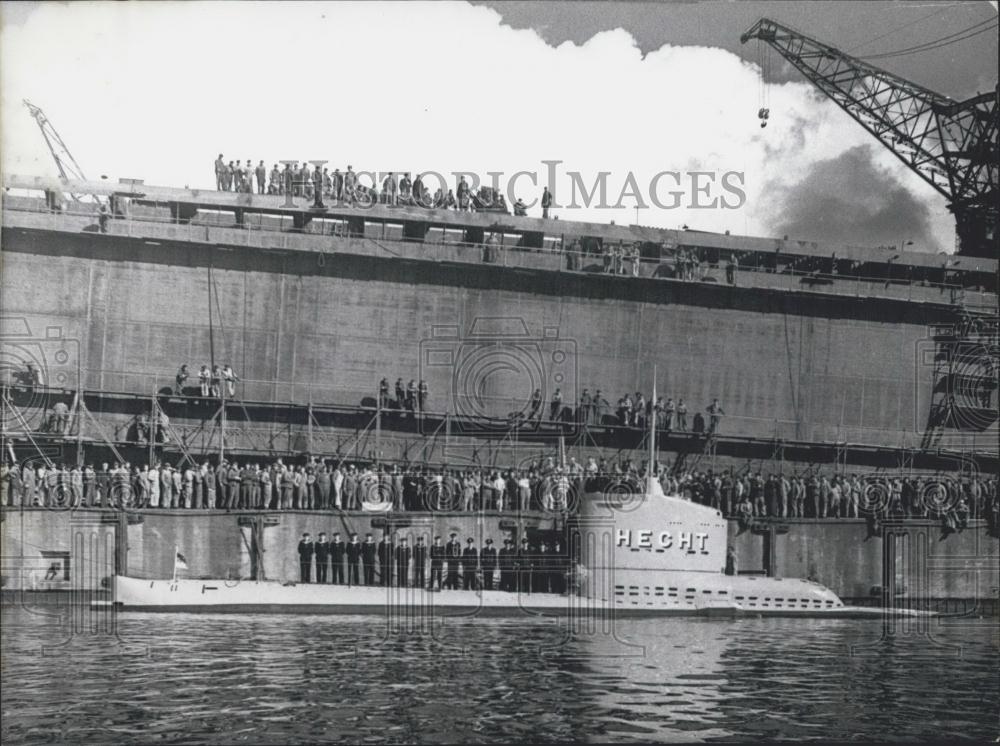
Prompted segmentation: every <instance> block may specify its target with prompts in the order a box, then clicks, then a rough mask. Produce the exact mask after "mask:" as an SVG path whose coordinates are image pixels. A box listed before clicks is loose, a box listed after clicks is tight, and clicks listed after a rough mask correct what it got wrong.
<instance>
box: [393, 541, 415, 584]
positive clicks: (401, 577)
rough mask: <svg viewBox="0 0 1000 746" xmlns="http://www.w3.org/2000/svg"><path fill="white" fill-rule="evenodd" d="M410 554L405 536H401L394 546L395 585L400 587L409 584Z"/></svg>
mask: <svg viewBox="0 0 1000 746" xmlns="http://www.w3.org/2000/svg"><path fill="white" fill-rule="evenodd" d="M411 555H412V552H411V551H410V546H409V544H408V543H407V540H406V537H405V536H403V537H401V538H400V539H399V545H398V546H397V547H396V585H398V586H399V587H400V588H406V587H407V585H409V580H410V557H411Z"/></svg>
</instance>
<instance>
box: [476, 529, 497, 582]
mask: <svg viewBox="0 0 1000 746" xmlns="http://www.w3.org/2000/svg"><path fill="white" fill-rule="evenodd" d="M479 563H480V565H482V568H483V590H486V591H492V590H493V574H494V573H495V572H496V570H497V550H496V549H495V548H494V547H493V539H487V540H486V545H485V546H484V547H483V551H482V552H481V553H480V556H479Z"/></svg>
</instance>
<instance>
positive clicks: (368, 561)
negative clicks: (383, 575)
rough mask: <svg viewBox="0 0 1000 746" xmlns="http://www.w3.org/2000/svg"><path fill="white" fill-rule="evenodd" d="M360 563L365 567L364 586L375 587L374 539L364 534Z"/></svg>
mask: <svg viewBox="0 0 1000 746" xmlns="http://www.w3.org/2000/svg"><path fill="white" fill-rule="evenodd" d="M361 561H362V562H363V563H364V565H365V585H375V539H373V538H372V535H371V534H365V543H364V544H362V545H361Z"/></svg>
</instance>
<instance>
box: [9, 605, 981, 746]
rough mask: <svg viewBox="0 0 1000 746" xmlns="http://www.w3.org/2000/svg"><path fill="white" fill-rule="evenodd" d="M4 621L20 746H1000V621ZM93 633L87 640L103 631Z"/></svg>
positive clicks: (135, 617) (12, 726) (19, 614)
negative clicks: (583, 624) (99, 625)
mask: <svg viewBox="0 0 1000 746" xmlns="http://www.w3.org/2000/svg"><path fill="white" fill-rule="evenodd" d="M70 621H71V617H68V616H66V615H63V616H58V615H54V612H53V611H51V610H50V611H48V612H47V613H46V614H41V613H39V612H38V610H36V609H31V608H23V607H13V606H6V607H4V610H3V648H2V652H3V661H2V662H3V668H2V684H3V688H2V695H0V696H2V705H3V725H2V738H3V742H4V744H15V743H49V742H55V741H59V742H67V743H86V742H92V743H96V742H100V743H109V742H139V743H174V742H181V741H183V742H188V743H211V744H218V743H230V742H239V743H274V742H287V743H291V742H303V741H319V740H338V741H363V742H385V741H394V742H395V741H420V742H461V741H478V742H499V741H525V740H534V741H557V740H558V741H566V740H581V741H586V740H595V741H630V740H641V741H678V740H713V739H727V738H730V739H732V738H738V739H746V738H761V737H763V738H791V739H810V738H822V739H831V738H832V739H853V738H862V739H885V738H888V739H938V738H941V737H944V736H947V735H953V736H959V737H971V738H977V739H984V738H990V739H993V738H996V736H997V735H998V733H1000V727H998V717H1000V704H998V703H1000V675H998V673H997V672H998V670H1000V654H998V647H997V645H998V640H997V626H996V621H995V620H964V621H955V620H952V621H950V622H949V623H948V624H947V625H943V624H940V623H939V624H934V625H931V627H930V629H929V630H926V631H924V632H922V631H921V630H919V629H914V630H905V631H902V632H901V633H900V634H897V635H896V636H895V637H894V638H893V639H888V640H887V639H883V638H882V625H881V623H880V622H867V621H864V622H859V621H833V620H830V621H817V620H810V621H799V620H789V619H748V620H738V621H732V620H727V621H723V620H718V621H716V620H687V619H660V620H643V621H632V620H628V621H619V622H618V623H617V624H616V627H615V634H614V635H605V634H593V635H591V634H586V635H584V634H569V633H568V632H567V631H566V630H565V627H564V626H563V625H564V623H562V622H553V621H549V622H542V621H537V622H535V621H530V620H524V621H521V620H496V619H482V620H475V619H474V620H466V621H458V622H455V621H449V622H447V623H446V624H444V625H443V626H439V627H437V628H435V629H434V630H427V631H416V632H415V631H412V630H411V631H409V632H405V633H403V632H399V631H398V630H393V631H390V630H388V629H387V625H386V621H385V620H384V619H383V618H381V617H357V616H353V617H332V616H222V615H220V616H208V615H181V614H178V615H166V614H127V615H122V616H121V617H119V624H118V627H119V629H118V634H117V636H114V635H105V634H94V633H93V632H91V631H88V630H86V629H85V630H83V631H81V632H79V633H77V634H75V635H68V634H67V631H66V630H67V628H68V627H69V622H70ZM84 626H85V627H86V625H84Z"/></svg>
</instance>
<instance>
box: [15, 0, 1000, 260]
mask: <svg viewBox="0 0 1000 746" xmlns="http://www.w3.org/2000/svg"><path fill="white" fill-rule="evenodd" d="M996 14H997V11H996V7H995V5H994V4H991V3H988V2H965V3H954V2H949V3H927V2H913V3H903V2H891V3H890V2H868V3H853V2H837V3H830V2H818V3H795V2H782V3H775V2H746V3H730V2H705V3H686V2H685V3H668V4H659V3H589V2H588V3H574V2H560V3H532V2H527V3H525V2H510V3H508V2H492V3H485V4H475V5H473V4H468V3H463V2H455V3H451V2H438V3H421V2H414V3H405V4H395V3H360V4H353V3H330V4H327V3H320V2H313V3H301V4H299V3H280V4H279V3H260V4H257V3H232V2H221V3H209V2H190V3H179V2H144V3H137V2H132V3H88V2H78V3H71V4H64V3H55V2H51V3H3V4H0V20H2V23H3V25H2V29H0V93H2V101H0V128H2V129H0V134H2V149H0V167H2V168H3V170H4V171H5V172H8V173H18V174H31V175H34V174H42V175H49V174H55V173H56V172H55V165H54V162H53V161H52V158H51V156H50V155H49V153H48V150H47V149H46V147H45V143H44V141H43V140H42V137H41V135H40V133H39V130H38V128H37V126H36V124H35V122H34V120H33V119H32V118H31V117H30V116H29V115H28V113H27V110H26V109H25V107H24V106H23V105H22V104H21V100H22V99H24V98H27V99H29V100H30V101H32V102H33V103H34V104H36V105H38V106H41V107H42V109H44V111H45V112H46V114H47V115H48V117H49V119H50V120H51V122H52V123H53V124H54V125H55V127H56V129H57V130H58V132H59V134H60V135H61V136H62V138H63V140H64V141H65V142H66V144H67V146H68V147H69V149H70V150H71V152H72V153H73V155H74V156H75V158H76V159H77V161H78V162H79V164H80V166H81V168H82V169H83V171H84V172H85V173H86V174H87V176H88V177H90V178H98V177H100V176H102V175H106V176H107V177H109V178H111V179H118V178H140V179H144V180H145V182H146V183H147V184H163V185H169V186H190V187H211V186H213V185H214V177H213V171H212V162H213V160H214V159H215V157H216V155H218V154H219V153H220V152H221V153H223V154H224V156H225V159H226V160H230V159H234V158H238V159H240V160H246V159H251V160H252V161H253V163H255V164H256V163H257V161H258V160H260V159H264V160H265V161H266V163H267V164H268V166H270V165H271V164H272V163H274V162H275V161H277V160H279V159H297V160H304V159H325V160H328V161H329V164H328V165H329V166H330V167H331V168H333V167H335V166H337V167H340V168H341V169H343V168H344V167H345V166H346V165H347V164H352V165H353V166H354V169H355V170H360V171H378V172H384V171H395V172H399V171H410V172H417V171H423V170H433V171H435V172H438V173H442V174H445V175H447V176H448V179H449V181H450V182H454V181H455V179H454V177H453V176H451V174H452V173H453V172H456V171H469V172H474V173H476V174H479V175H480V176H481V177H482V178H483V179H485V180H488V179H489V178H490V177H488V176H487V175H486V174H487V173H488V172H500V173H502V174H504V176H503V177H501V178H500V181H501V184H502V185H503V186H504V187H505V188H509V189H510V192H509V193H510V194H511V195H512V196H517V197H521V198H523V199H524V200H525V201H527V202H529V204H532V207H531V208H530V210H529V214H532V215H540V213H541V209H540V207H539V206H538V205H537V204H536V203H535V202H536V200H537V199H538V197H539V196H540V193H541V190H542V187H543V186H544V184H545V183H547V181H548V176H547V174H548V171H549V166H547V165H546V162H547V161H558V162H559V163H558V165H557V166H556V167H555V170H556V175H555V178H554V179H553V186H554V192H555V196H556V201H557V203H558V204H559V207H558V208H556V209H554V211H553V212H554V214H555V215H558V216H559V217H560V218H561V219H567V220H595V221H598V222H610V221H612V220H614V221H615V222H617V223H619V224H621V223H634V222H636V220H637V219H638V222H639V223H641V224H643V225H655V226H661V227H669V228H674V227H680V226H681V225H689V226H690V227H692V228H698V229H703V230H711V231H719V232H722V231H726V230H729V231H732V232H733V233H737V234H750V235H761V236H782V235H788V236H789V237H791V238H796V239H804V240H821V241H831V242H838V243H844V244H848V245H865V246H877V245H888V244H893V245H899V244H903V243H907V242H912V243H911V244H909V246H908V249H909V250H917V251H942V250H943V251H953V250H954V224H953V221H952V218H951V216H950V214H949V213H948V211H947V209H946V207H945V200H944V198H943V197H941V196H939V195H938V194H937V193H936V192H934V191H933V190H932V189H931V188H930V187H928V186H927V185H925V184H924V182H923V181H922V180H921V179H920V178H919V177H918V176H916V175H915V174H914V173H912V172H910V171H909V169H907V168H906V167H905V166H904V165H903V164H902V163H901V162H900V161H898V160H897V159H896V158H895V156H893V155H892V154H891V153H890V152H889V151H888V150H886V149H885V148H884V147H883V146H881V145H880V144H879V143H878V142H877V141H875V140H874V139H873V138H872V137H871V136H870V135H868V134H867V133H866V132H865V131H864V130H863V129H862V128H861V127H860V126H859V125H858V124H857V123H855V122H854V121H853V120H852V119H851V118H850V117H849V116H848V115H847V114H845V113H844V112H842V111H841V110H840V109H838V108H837V107H836V106H835V105H834V104H833V103H832V102H830V101H829V100H827V99H826V98H825V97H823V96H822V95H821V94H820V93H819V92H818V91H817V90H816V89H815V88H813V87H812V86H811V85H810V84H809V83H808V82H807V81H805V80H804V79H803V78H801V76H800V75H799V74H798V73H797V72H795V71H794V70H792V69H791V68H790V67H788V66H785V65H783V64H782V62H783V61H782V60H781V59H780V57H778V56H777V54H776V53H771V55H770V58H771V60H772V64H771V66H770V67H769V75H768V76H767V80H766V81H764V82H762V80H761V75H760V69H759V67H757V61H758V54H757V45H756V43H755V42H750V43H748V44H747V45H745V46H741V45H740V44H739V35H740V33H741V32H742V31H743V30H745V29H746V28H747V27H748V26H750V25H751V24H752V23H753V21H754V20H756V18H758V17H760V16H765V15H766V16H768V17H771V18H774V19H775V20H778V21H781V22H784V23H787V24H789V25H792V26H794V27H795V28H798V29H800V30H802V31H804V32H806V33H810V34H812V35H814V36H816V37H817V38H819V39H821V40H823V41H826V42H828V43H830V44H833V45H834V46H837V47H839V48H841V49H844V50H845V51H850V52H851V53H852V54H856V55H862V54H865V55H868V54H871V55H874V54H877V53H885V52H891V51H895V50H900V49H905V48H908V47H911V46H914V45H916V44H920V43H923V42H927V41H931V40H934V39H938V38H940V37H943V36H945V35H947V34H951V33H954V32H958V31H961V30H962V29H965V28H967V27H970V26H972V25H973V24H976V23H978V22H980V21H984V20H989V19H991V18H995V17H996ZM873 63H876V64H880V63H881V61H878V62H876V61H875V60H873ZM884 66H885V67H886V69H888V70H890V71H891V72H893V73H895V74H898V75H901V76H904V77H906V78H908V79H910V80H913V81H914V82H917V83H920V84H922V85H925V86H927V87H930V88H932V89H934V90H937V91H938V92H940V93H942V94H944V95H948V96H951V97H953V98H955V99H962V98H965V97H968V96H970V95H973V94H974V93H976V91H977V90H984V91H985V90H990V89H992V88H993V87H994V86H995V85H996V69H997V42H996V32H995V31H991V32H989V33H985V34H979V35H977V36H975V37H972V38H970V39H968V40H964V41H961V42H960V43H955V44H951V45H948V46H946V47H944V48H942V49H939V50H933V51H931V52H927V53H922V54H915V55H901V56H898V57H893V58H887V59H885V60H884ZM762 103H766V104H767V106H768V107H769V109H770V112H771V113H770V119H769V123H768V126H767V128H765V129H761V128H760V126H759V120H758V118H757V112H758V109H759V108H760V106H761V104H762ZM521 171H525V172H529V173H530V172H534V173H537V174H538V176H537V179H536V181H537V185H534V184H532V183H531V178H530V176H520V177H518V178H517V179H516V180H515V181H513V186H511V184H512V182H511V177H512V176H513V175H514V174H516V173H518V172H521ZM571 171H574V172H578V173H579V174H580V177H579V182H575V181H574V180H573V179H572V178H571V177H570V176H569V175H568V174H569V172H571ZM664 171H668V172H678V173H679V174H680V176H679V181H678V183H679V184H680V186H679V187H677V186H675V184H674V182H673V179H674V177H672V176H668V177H667V178H666V179H663V178H661V179H660V180H659V181H658V182H656V183H657V185H658V189H659V192H658V196H659V200H658V202H659V204H656V201H654V200H653V199H652V196H651V195H650V191H651V188H650V182H651V181H652V180H653V177H654V176H655V175H656V174H658V173H660V172H664ZM602 172H606V176H605V177H604V178H605V181H606V192H607V205H608V206H607V207H599V206H597V205H594V204H591V205H590V207H585V206H584V202H585V197H584V194H583V192H582V191H581V187H583V189H584V190H586V191H590V190H591V189H592V187H593V185H594V182H595V179H597V178H598V175H599V174H600V173H602ZM691 172H704V173H705V174H707V175H702V176H691ZM733 172H735V173H737V174H739V175H740V176H739V177H738V179H737V180H736V181H730V182H729V183H731V184H732V183H736V184H738V185H739V191H740V192H742V193H743V194H744V195H745V198H742V199H738V198H737V193H736V192H735V191H728V192H727V191H726V190H723V189H722V187H721V183H722V182H721V179H722V177H723V175H724V174H727V173H730V174H732V173H733ZM734 178H737V177H734ZM706 181H708V182H709V187H708V192H703V193H702V195H706V196H705V198H704V199H702V198H700V197H699V196H698V195H695V194H694V188H695V186H697V185H698V184H699V183H700V184H701V186H703V187H704V185H705V183H706ZM434 186H436V183H433V184H432V190H433V188H434ZM449 186H453V183H451V184H449ZM678 188H679V190H680V191H681V192H682V195H683V196H682V197H681V198H680V199H678V200H677V202H678V203H679V206H678V207H676V208H673V207H672V205H673V200H672V199H670V198H668V197H667V196H666V192H669V191H670V190H671V189H678ZM623 192H624V193H625V194H624V195H623ZM574 197H575V198H576V199H574ZM717 197H718V198H720V199H719V201H718V202H716V206H715V207H714V208H711V207H710V208H702V209H695V208H693V207H691V205H692V203H693V202H695V201H698V202H701V203H710V202H711V201H712V199H713V198H717ZM570 202H575V203H576V205H577V206H576V207H572V206H570V205H569V203H570ZM637 202H638V203H639V204H640V209H639V210H638V211H637V210H636V203H637ZM616 204H617V205H618V209H613V206H614V205H616ZM723 204H725V205H727V206H728V207H727V208H726V209H723V208H722V207H721V205H723ZM637 212H638V215H637Z"/></svg>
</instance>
